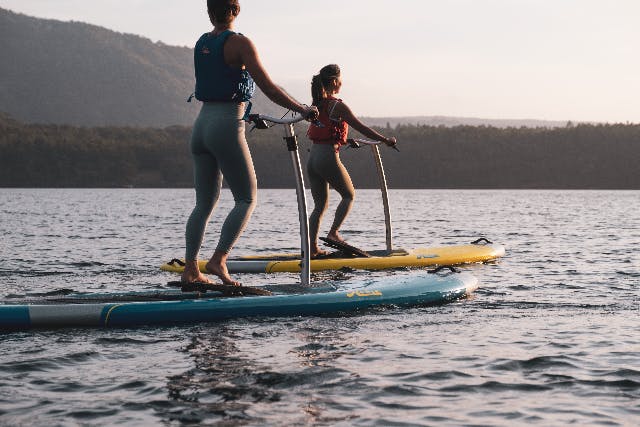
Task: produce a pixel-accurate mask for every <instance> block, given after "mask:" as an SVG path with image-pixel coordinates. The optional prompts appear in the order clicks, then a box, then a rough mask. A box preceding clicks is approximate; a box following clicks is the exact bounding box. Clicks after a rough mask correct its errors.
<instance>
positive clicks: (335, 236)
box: [307, 64, 396, 257]
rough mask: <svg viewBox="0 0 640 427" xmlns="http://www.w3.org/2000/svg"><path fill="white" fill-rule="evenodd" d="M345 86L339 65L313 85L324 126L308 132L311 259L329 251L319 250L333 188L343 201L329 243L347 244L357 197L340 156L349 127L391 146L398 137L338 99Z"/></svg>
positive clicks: (315, 79)
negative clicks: (345, 230) (344, 230)
mask: <svg viewBox="0 0 640 427" xmlns="http://www.w3.org/2000/svg"><path fill="white" fill-rule="evenodd" d="M341 86H342V80H341V79H340V67H338V66H337V65H335V64H331V65H327V66H325V67H322V69H321V70H320V73H318V74H316V75H315V76H313V79H312V81H311V97H312V98H313V104H312V105H314V106H316V107H318V110H319V111H320V116H319V118H318V121H319V122H320V123H322V125H323V126H322V127H320V126H317V125H315V124H311V125H310V126H309V130H308V132H307V136H308V137H309V139H311V140H312V141H313V146H312V147H311V155H310V157H309V161H308V162H307V174H308V176H309V182H310V185H311V195H312V196H313V202H314V208H313V212H312V213H311V216H310V217H309V234H310V236H309V237H310V240H311V250H310V252H311V257H318V256H322V255H325V254H326V251H322V250H320V248H318V233H319V229H320V222H321V221H322V216H323V215H324V212H325V210H326V209H327V205H328V202H329V185H331V187H333V188H334V189H335V190H336V191H337V192H338V193H339V194H340V196H341V197H342V200H341V201H340V203H339V204H338V208H337V209H336V214H335V217H334V219H333V225H332V226H331V230H330V231H329V234H328V235H327V239H329V240H335V241H338V242H341V243H342V242H344V240H343V239H342V237H341V236H340V234H339V233H338V230H339V229H340V226H341V225H342V223H343V222H344V220H345V218H346V217H347V214H348V213H349V211H350V210H351V206H352V205H353V199H354V197H355V191H354V189H353V184H352V182H351V177H350V176H349V173H348V172H347V169H346V168H345V167H344V165H343V164H342V162H341V161H340V153H339V150H340V146H342V145H346V143H347V133H348V132H349V125H351V126H352V127H353V128H354V129H355V130H357V131H358V132H360V133H361V134H363V135H364V136H366V137H367V138H371V139H373V140H376V141H381V142H384V143H385V144H387V145H389V146H394V145H395V144H396V139H395V138H394V137H391V138H387V137H385V136H384V135H381V134H379V133H378V132H376V131H375V130H373V129H371V128H370V127H368V126H367V125H365V124H364V123H362V122H361V121H360V120H358V119H357V118H356V116H355V115H354V114H353V112H352V111H351V110H350V109H349V107H347V105H346V104H345V103H344V102H342V100H341V99H338V98H336V97H335V96H334V95H337V94H338V92H340V87H341Z"/></svg>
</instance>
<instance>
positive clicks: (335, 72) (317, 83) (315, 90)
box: [311, 64, 340, 107]
mask: <svg viewBox="0 0 640 427" xmlns="http://www.w3.org/2000/svg"><path fill="white" fill-rule="evenodd" d="M336 77H340V67H338V66H337V65H336V64H330V65H325V66H324V67H322V69H321V70H320V72H319V73H318V74H316V75H315V76H313V78H312V79H311V99H312V100H313V101H312V103H311V105H315V106H316V107H317V106H319V105H320V102H322V100H323V99H325V98H326V97H327V90H326V87H327V86H328V85H329V83H330V82H331V79H335V78H336Z"/></svg>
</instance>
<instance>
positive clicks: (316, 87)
mask: <svg viewBox="0 0 640 427" xmlns="http://www.w3.org/2000/svg"><path fill="white" fill-rule="evenodd" d="M324 98H326V92H325V90H324V85H323V84H322V79H321V78H320V74H316V75H315V76H313V78H312V79H311V99H312V102H311V105H315V106H316V107H317V106H319V105H320V102H321V101H322V100H323V99H324Z"/></svg>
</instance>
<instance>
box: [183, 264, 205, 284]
mask: <svg viewBox="0 0 640 427" xmlns="http://www.w3.org/2000/svg"><path fill="white" fill-rule="evenodd" d="M180 281H181V282H182V283H193V282H200V283H213V282H212V281H211V279H209V278H208V277H207V276H205V275H204V274H202V273H201V272H200V269H199V268H198V261H187V262H186V263H185V266H184V272H183V273H182V276H181V277H180Z"/></svg>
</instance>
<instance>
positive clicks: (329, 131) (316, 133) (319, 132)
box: [307, 96, 349, 145]
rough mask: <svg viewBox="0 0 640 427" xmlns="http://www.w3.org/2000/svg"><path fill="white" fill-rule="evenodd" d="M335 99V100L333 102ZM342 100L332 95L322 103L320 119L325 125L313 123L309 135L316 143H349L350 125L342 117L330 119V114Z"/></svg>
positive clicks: (308, 131)
mask: <svg viewBox="0 0 640 427" xmlns="http://www.w3.org/2000/svg"><path fill="white" fill-rule="evenodd" d="M332 101H333V102H332ZM338 102H342V100H341V99H338V98H334V97H332V96H330V97H328V98H325V99H324V100H323V101H322V103H321V104H320V106H319V107H320V108H318V110H319V113H320V114H319V116H318V121H319V122H320V123H322V124H323V125H324V127H319V126H316V125H314V124H313V123H311V124H310V125H309V130H307V136H308V137H309V139H310V140H312V141H313V143H314V144H331V145H333V144H339V145H346V144H347V134H348V133H349V125H348V124H347V122H345V121H344V120H342V118H340V119H337V120H336V119H330V118H329V116H330V114H331V113H332V112H333V109H334V108H335V106H336V104H337V103H338Z"/></svg>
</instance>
